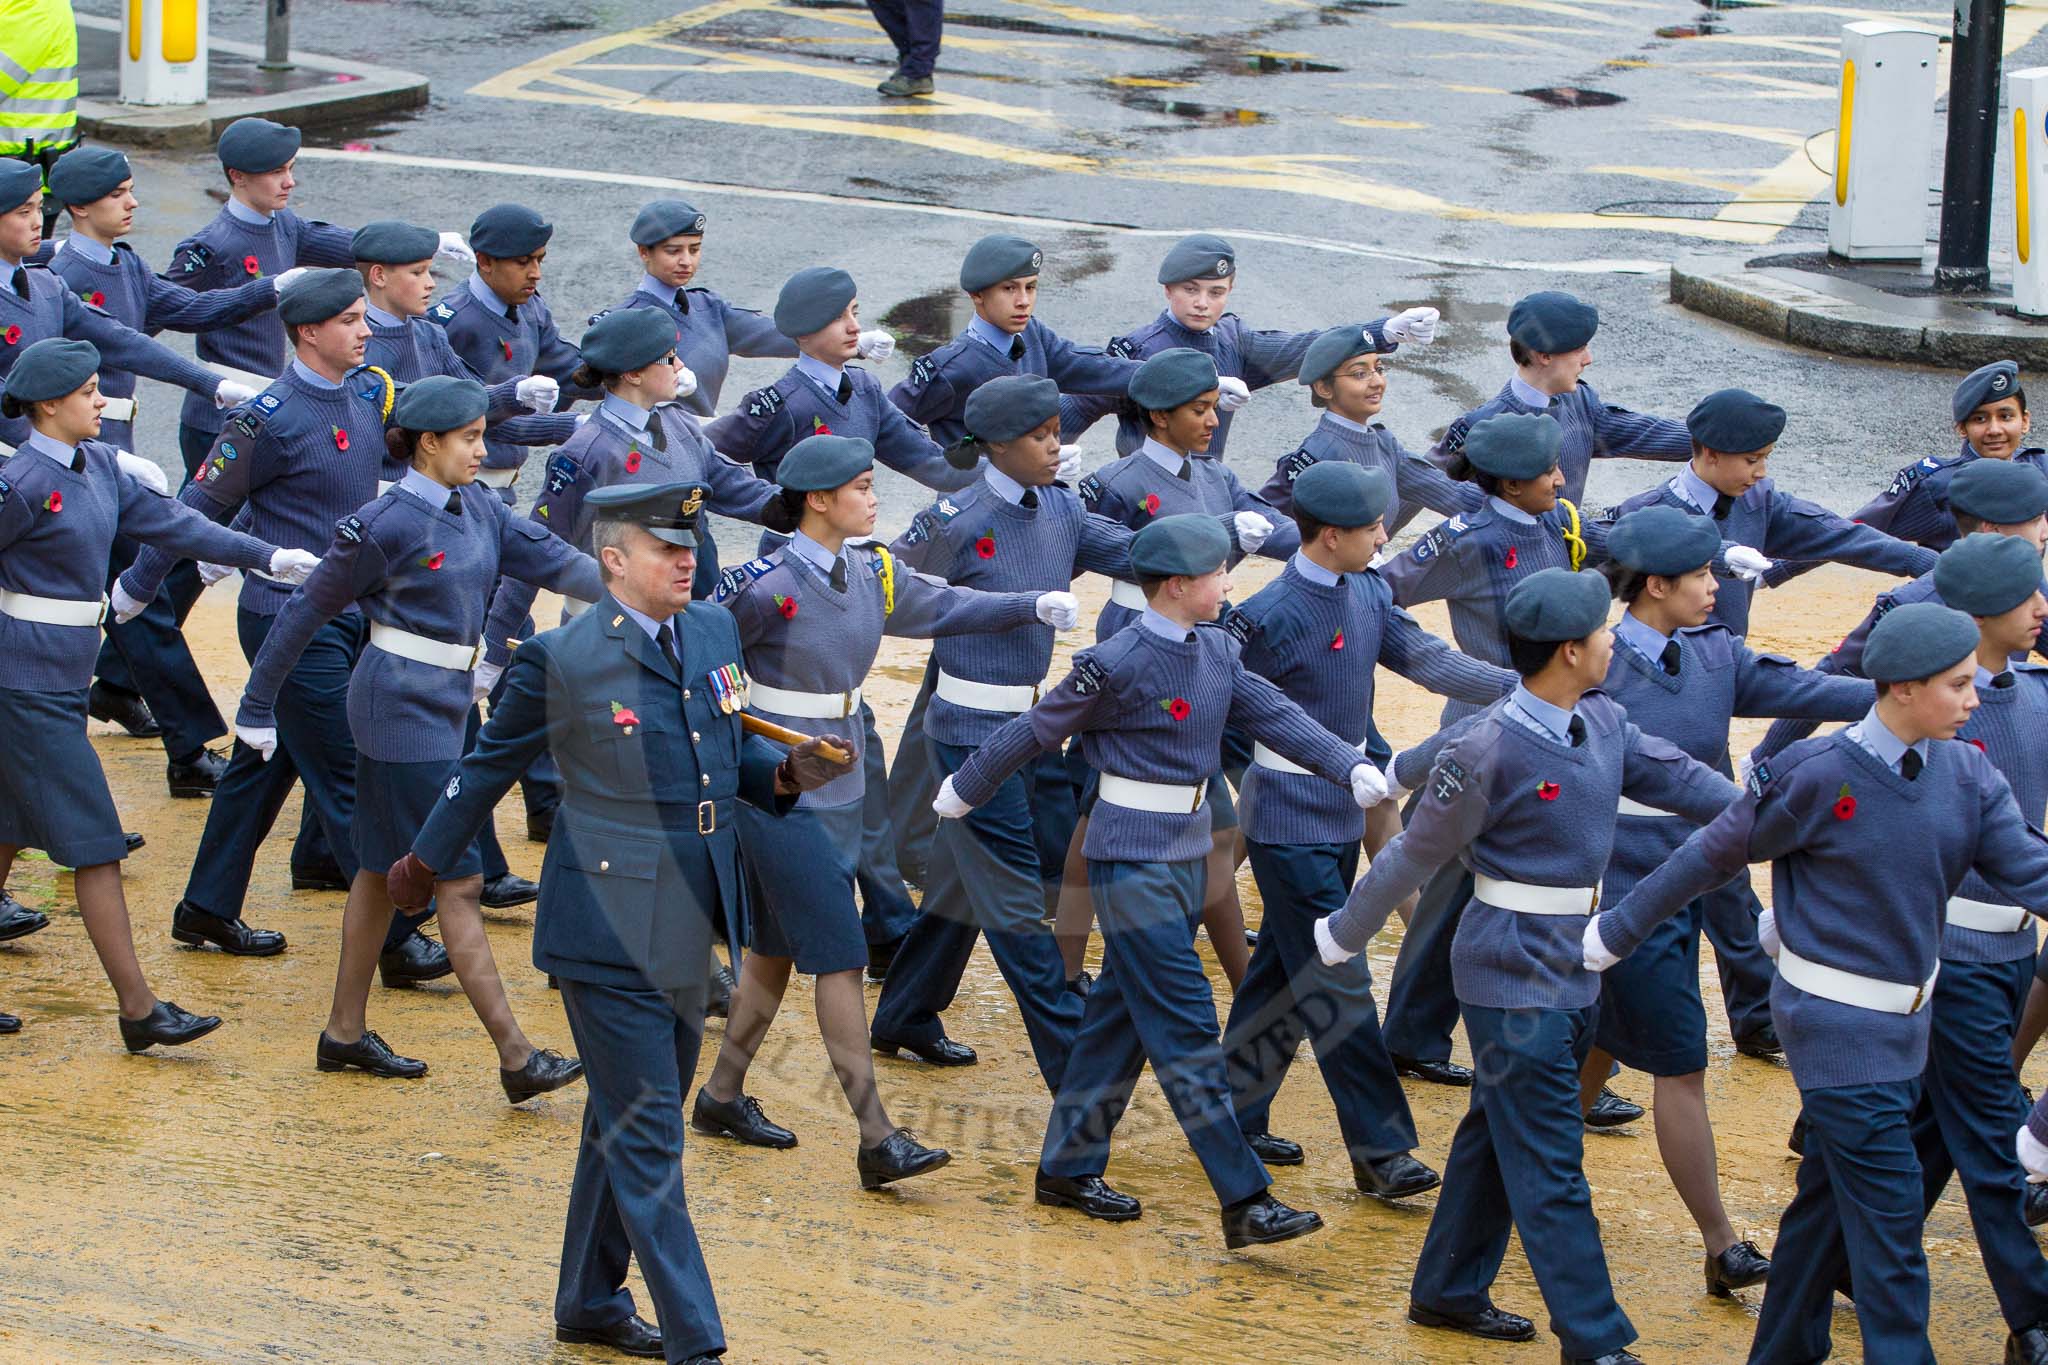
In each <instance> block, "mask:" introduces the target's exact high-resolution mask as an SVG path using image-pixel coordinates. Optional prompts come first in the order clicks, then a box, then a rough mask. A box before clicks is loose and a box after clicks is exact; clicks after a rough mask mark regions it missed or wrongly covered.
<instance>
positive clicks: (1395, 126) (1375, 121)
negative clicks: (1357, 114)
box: [1337, 116, 1429, 132]
mask: <svg viewBox="0 0 2048 1365" xmlns="http://www.w3.org/2000/svg"><path fill="white" fill-rule="evenodd" d="M1337 122H1339V123H1341V124H1343V125H1344V126H1345V127H1347V128H1386V129H1391V130H1395V131H1401V132H1408V131H1413V130H1415V129H1418V128H1427V127H1429V125H1428V124H1427V123H1411V122H1409V121H1408V120H1407V119H1398V118H1348V117H1343V116H1339V117H1338V119H1337Z"/></svg>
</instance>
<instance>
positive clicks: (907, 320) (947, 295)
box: [882, 288, 974, 356]
mask: <svg viewBox="0 0 2048 1365" xmlns="http://www.w3.org/2000/svg"><path fill="white" fill-rule="evenodd" d="M973 316H974V306H973V305H972V304H971V303H969V302H968V301H967V296H966V295H965V294H963V293H961V292H960V290H959V289H957V288H945V289H934V290H932V291H931V292H930V293H928V294H919V295H917V296H916V297H915V298H908V299H905V300H903V302H901V303H899V304H897V305H896V306H895V307H894V308H891V309H890V310H889V311H888V312H886V313H884V314H882V326H883V327H884V328H885V329H887V330H888V331H890V332H893V333H895V335H896V340H897V341H899V342H900V343H902V346H903V350H904V351H905V353H907V354H909V355H912V356H923V355H929V354H931V353H932V352H933V351H936V350H938V349H939V347H941V346H943V345H945V344H946V343H947V342H949V341H951V340H952V339H953V338H954V337H956V336H958V335H959V334H960V329H961V328H963V327H965V326H966V325H967V319H969V318H970V317H973Z"/></svg>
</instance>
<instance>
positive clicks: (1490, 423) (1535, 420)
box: [1459, 412, 1564, 479]
mask: <svg viewBox="0 0 2048 1365" xmlns="http://www.w3.org/2000/svg"><path fill="white" fill-rule="evenodd" d="M1563 439H1564V432H1563V430H1562V429H1561V428H1560V427H1559V426H1558V425H1557V422H1556V421H1555V420H1554V419H1552V418H1550V417H1547V416H1545V415H1544V414H1542V413H1540V412H1499V413H1495V414H1494V415H1493V416H1491V417H1489V418H1487V419H1486V420H1485V421H1482V422H1478V423H1475V424H1474V425H1473V427H1472V429H1471V430H1470V431H1468V432H1466V433H1465V444H1464V446H1463V447H1462V449H1461V450H1460V452H1459V453H1460V454H1462V455H1463V456H1464V457H1465V460H1466V462H1467V463H1468V464H1470V465H1471V466H1472V467H1473V468H1474V469H1476V470H1478V471H1479V472H1480V473H1482V474H1491V475H1492V476H1493V477H1494V478H1496V479H1540V478H1542V477H1543V476H1544V475H1545V474H1547V473H1549V472H1550V471H1551V470H1552V469H1553V468H1555V467H1556V465H1557V448H1558V444H1559V443H1560V442H1561V441H1562V440H1563Z"/></svg>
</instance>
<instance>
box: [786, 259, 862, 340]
mask: <svg viewBox="0 0 2048 1365" xmlns="http://www.w3.org/2000/svg"><path fill="white" fill-rule="evenodd" d="M854 292H855V291H854V287H853V276H851V275H849V274H847V273H846V272H845V271H844V270H840V269H838V268H836V267H834V266H829V265H812V266H806V267H804V268H803V269H802V270H799V271H797V272H796V274H794V275H791V276H790V277H789V278H788V279H787V280H785V281H783V284H782V292H781V293H779V294H777V295H776V296H775V330H776V331H778V332H780V333H782V334H783V335H784V336H786V337H802V336H809V335H810V334H811V333H813V332H821V331H823V330H824V329H825V328H827V327H830V326H831V325H832V324H833V322H835V321H836V320H837V319H838V317H839V315H840V314H841V313H844V312H845V311H846V305H847V304H849V303H852V302H853V297H854Z"/></svg>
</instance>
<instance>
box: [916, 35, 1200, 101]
mask: <svg viewBox="0 0 2048 1365" xmlns="http://www.w3.org/2000/svg"><path fill="white" fill-rule="evenodd" d="M946 41H947V42H949V43H950V42H952V41H953V40H952V39H951V38H948V39H947V40H946ZM1107 84H1110V85H1121V86H1128V87H1131V88H1133V89H1138V90H1186V89H1188V88H1189V87H1191V86H1192V85H1194V82H1193V81H1168V80H1161V79H1160V78H1159V77H1157V76H1111V77H1110V78H1109V80H1108V82H1107Z"/></svg>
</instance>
